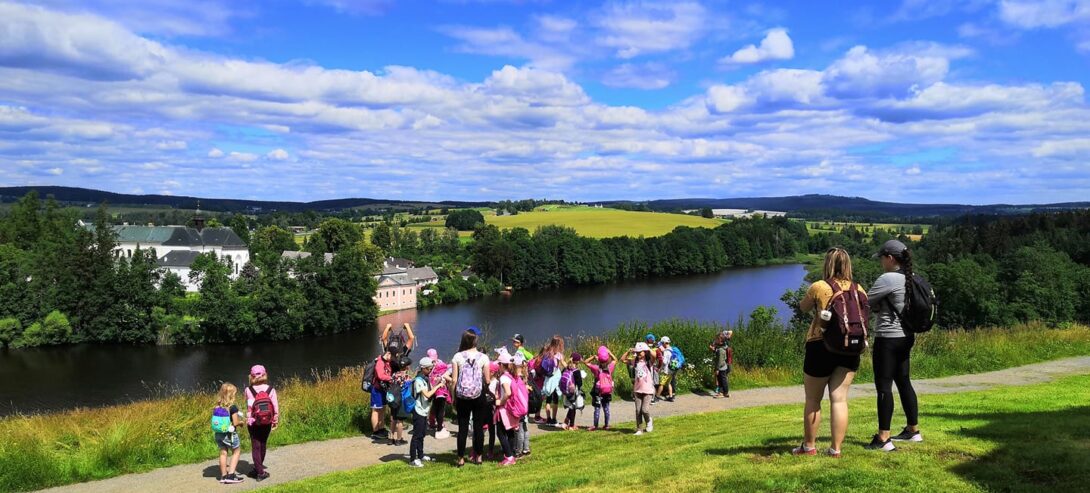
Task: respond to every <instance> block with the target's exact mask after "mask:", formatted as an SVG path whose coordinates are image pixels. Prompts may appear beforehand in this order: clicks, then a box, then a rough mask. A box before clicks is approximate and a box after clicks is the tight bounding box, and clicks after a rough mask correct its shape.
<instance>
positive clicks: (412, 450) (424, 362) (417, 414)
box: [409, 356, 446, 467]
mask: <svg viewBox="0 0 1090 493" xmlns="http://www.w3.org/2000/svg"><path fill="white" fill-rule="evenodd" d="M434 369H435V362H434V361H433V360H432V359H431V358H429V357H427V356H425V357H423V358H420V369H419V370H417V372H416V378H414V379H413V396H414V398H415V399H416V402H415V403H414V404H413V417H412V418H413V435H412V436H413V439H412V442H411V443H409V465H410V466H412V467H424V462H431V460H432V459H431V457H428V456H426V455H424V436H425V435H427V434H428V416H429V415H430V414H431V407H432V399H433V398H434V397H435V395H436V392H437V391H438V390H439V389H440V388H441V387H444V386H445V385H446V380H445V379H444V378H443V377H440V382H441V383H440V385H438V386H436V385H432V383H431V374H432V373H433V372H434Z"/></svg>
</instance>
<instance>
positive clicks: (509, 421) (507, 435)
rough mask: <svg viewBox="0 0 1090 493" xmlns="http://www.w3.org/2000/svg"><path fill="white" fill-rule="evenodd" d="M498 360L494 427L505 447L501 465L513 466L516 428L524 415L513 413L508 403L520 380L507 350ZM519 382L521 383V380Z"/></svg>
mask: <svg viewBox="0 0 1090 493" xmlns="http://www.w3.org/2000/svg"><path fill="white" fill-rule="evenodd" d="M496 360H497V363H498V365H497V366H498V369H497V370H498V371H497V373H495V374H493V375H499V376H498V377H496V378H493V380H492V381H493V382H496V411H495V417H494V420H493V426H492V428H493V429H495V430H496V434H497V435H499V437H500V448H502V449H503V461H502V462H500V466H511V465H514V464H515V454H516V450H515V430H516V429H517V428H518V427H519V419H520V418H522V416H515V415H514V414H512V413H511V411H510V410H509V409H508V406H507V404H508V401H509V400H510V399H511V395H512V392H513V391H514V390H515V389H514V385H515V382H516V381H519V380H516V379H515V377H514V375H513V372H514V365H512V360H511V355H510V354H508V353H507V351H503V352H501V353H500V355H499V356H498V357H497V358H496ZM519 382H520V384H521V381H519Z"/></svg>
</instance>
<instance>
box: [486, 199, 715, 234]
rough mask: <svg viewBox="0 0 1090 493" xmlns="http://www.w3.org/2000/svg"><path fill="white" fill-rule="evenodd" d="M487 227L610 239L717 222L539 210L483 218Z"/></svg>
mask: <svg viewBox="0 0 1090 493" xmlns="http://www.w3.org/2000/svg"><path fill="white" fill-rule="evenodd" d="M485 221H486V222H487V223H488V224H495V225H496V226H497V227H499V228H500V229H510V228H526V229H528V230H530V232H533V231H534V230H535V229H537V228H538V227H540V226H547V225H559V226H567V227H569V228H573V229H575V230H576V231H577V232H578V233H579V234H580V235H582V236H588V237H591V238H609V237H614V236H631V237H638V236H645V237H651V236H661V235H664V234H666V233H669V232H670V231H672V230H673V229H674V228H676V227H678V226H691V227H705V228H714V227H716V226H719V225H720V224H723V222H724V221H723V220H721V219H707V218H703V217H698V216H687V215H683V214H665V213H658V212H634V211H622V210H619V209H609V208H603V209H598V208H594V207H586V206H543V207H539V208H537V210H534V211H533V212H520V213H519V214H518V215H514V216H496V215H486V216H485Z"/></svg>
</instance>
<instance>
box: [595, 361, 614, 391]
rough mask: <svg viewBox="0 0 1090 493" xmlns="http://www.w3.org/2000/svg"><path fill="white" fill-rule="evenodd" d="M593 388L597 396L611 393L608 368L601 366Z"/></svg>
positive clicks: (611, 379)
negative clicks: (596, 390)
mask: <svg viewBox="0 0 1090 493" xmlns="http://www.w3.org/2000/svg"><path fill="white" fill-rule="evenodd" d="M594 386H595V387H596V388H597V389H598V394H599V395H609V394H612V393H613V375H610V374H609V367H608V366H603V367H602V368H601V370H600V371H599V372H598V381H597V382H595V383H594Z"/></svg>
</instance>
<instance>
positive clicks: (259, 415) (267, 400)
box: [250, 385, 276, 426]
mask: <svg viewBox="0 0 1090 493" xmlns="http://www.w3.org/2000/svg"><path fill="white" fill-rule="evenodd" d="M270 394H272V385H270V386H269V388H268V389H266V390H263V391H261V392H258V391H257V390H254V387H253V385H251V386H250V395H252V396H254V403H253V404H252V405H250V417H251V418H254V425H256V426H271V425H272V424H273V417H274V416H276V406H274V405H273V401H272V396H271V395H270Z"/></svg>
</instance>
